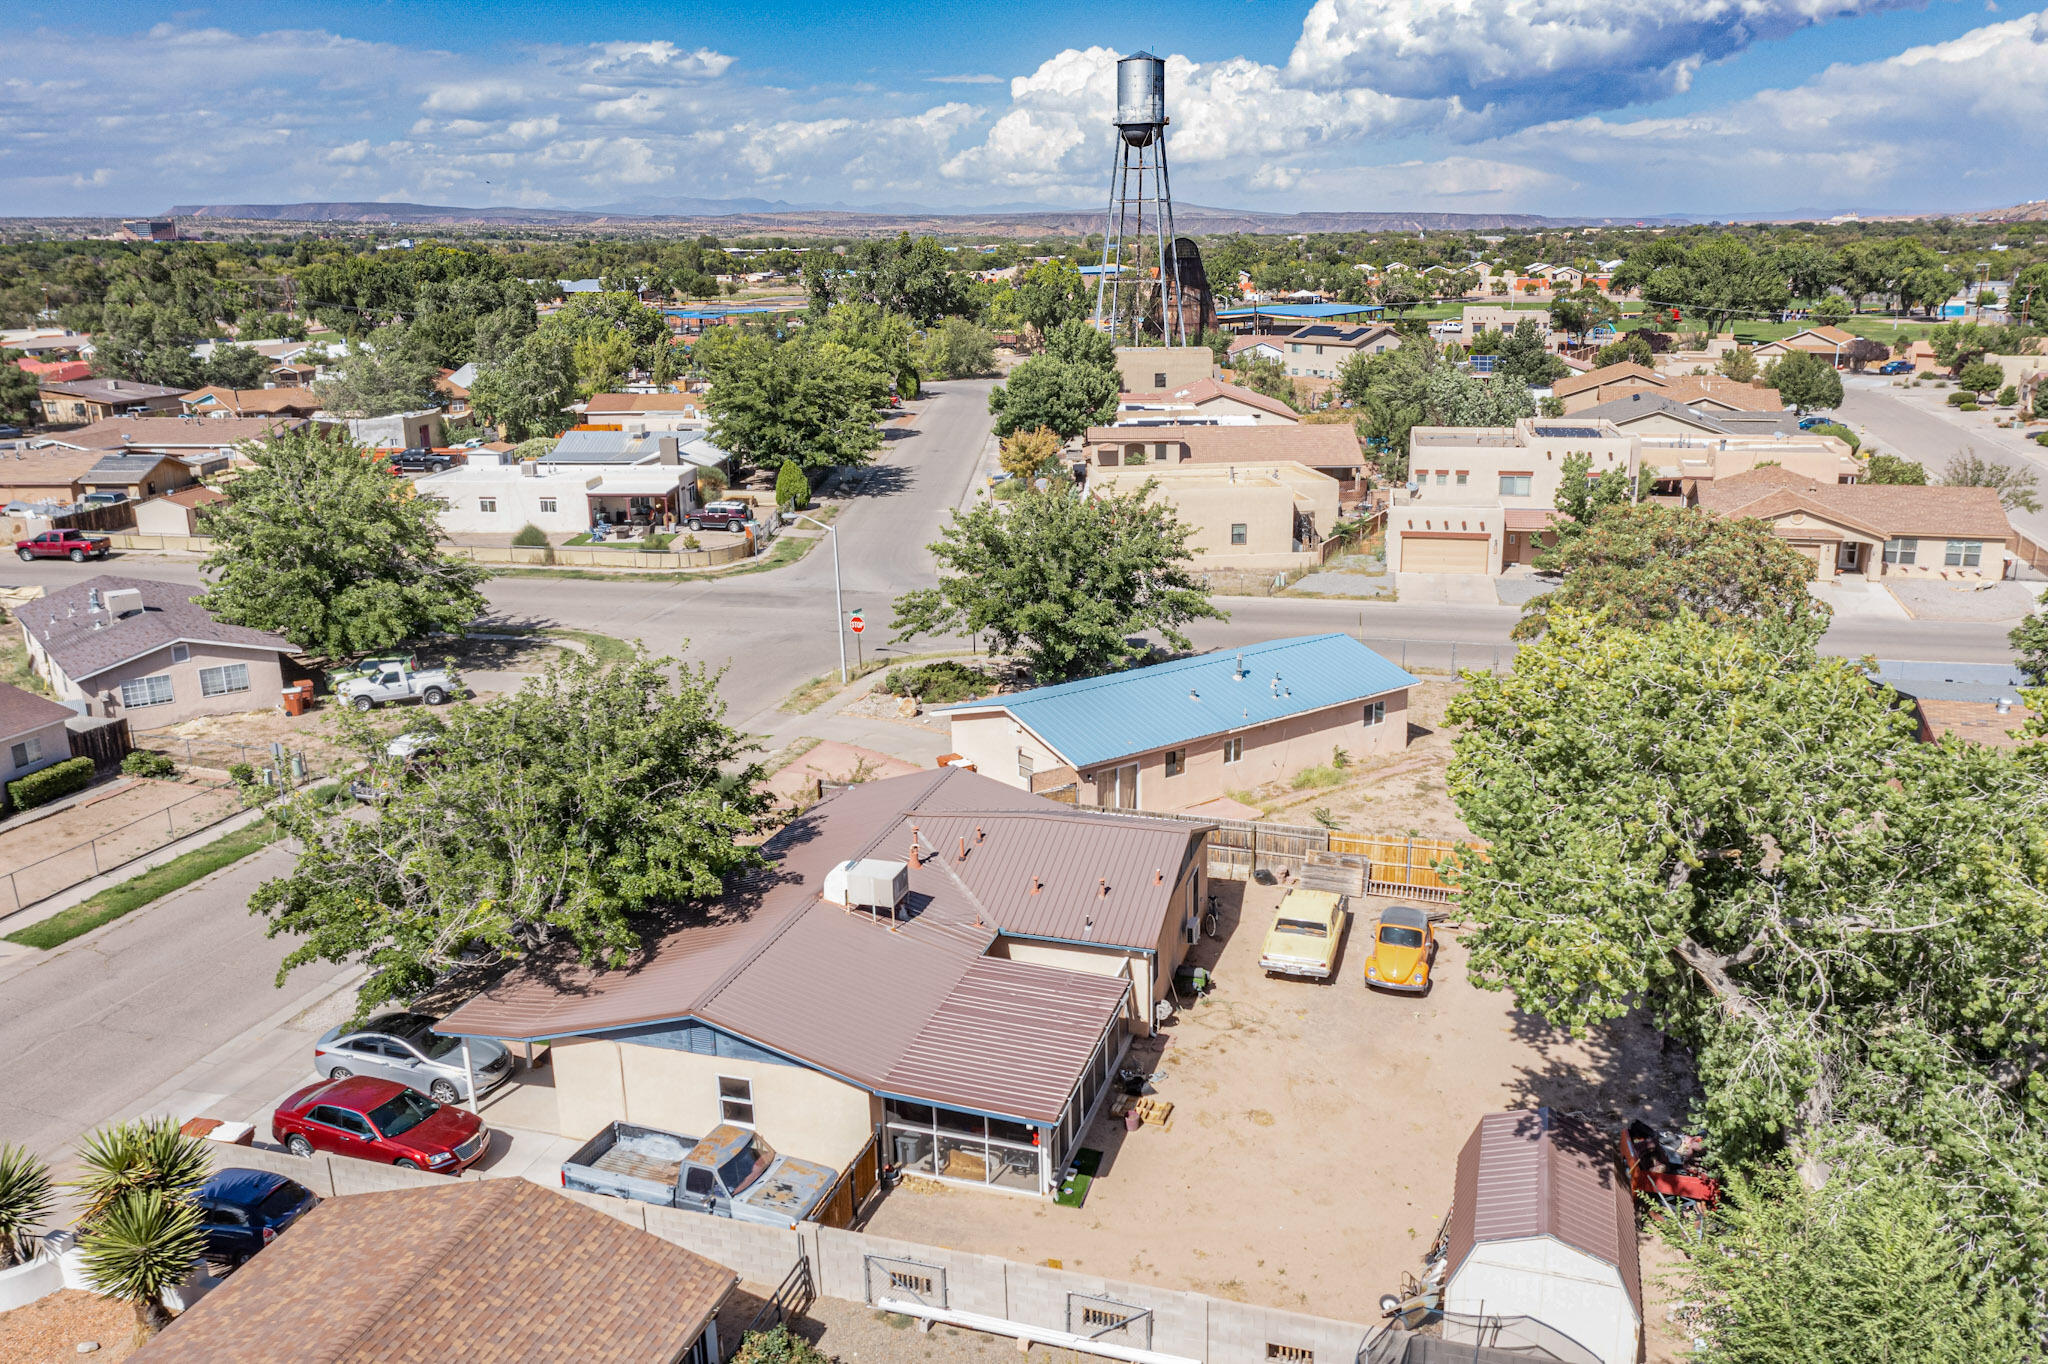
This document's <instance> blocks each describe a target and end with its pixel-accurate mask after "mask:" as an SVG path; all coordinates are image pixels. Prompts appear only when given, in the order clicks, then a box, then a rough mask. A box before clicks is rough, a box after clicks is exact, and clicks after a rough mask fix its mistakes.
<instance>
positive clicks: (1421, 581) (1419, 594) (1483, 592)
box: [1394, 573, 1500, 606]
mask: <svg viewBox="0 0 2048 1364" xmlns="http://www.w3.org/2000/svg"><path fill="white" fill-rule="evenodd" d="M1394 590H1395V591H1397V592H1399V593H1400V594H1401V600H1402V601H1404V602H1414V603H1424V602H1428V603H1440V604H1443V605H1458V606H1498V605H1500V594H1499V593H1498V592H1496V591H1494V590H1493V579H1491V578H1489V577H1487V576H1486V575H1485V574H1484V573H1396V574H1395V575H1394Z"/></svg>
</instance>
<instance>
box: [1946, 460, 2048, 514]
mask: <svg viewBox="0 0 2048 1364" xmlns="http://www.w3.org/2000/svg"><path fill="white" fill-rule="evenodd" d="M1941 482H1942V485H1943V486H1944V487H1949V488H1992V489H1995V490H1996V491H1997V493H1998V501H1999V505H2001V506H2003V507H2004V508H2005V509H2006V510H2007V511H2009V512H2010V511H2025V512H2037V511H2039V510H2041V498H2040V495H2039V494H2038V493H2037V492H2036V491H2035V488H2036V486H2037V484H2038V478H2037V476H2036V474H2035V473H2034V471H2033V470H2032V469H2030V468H2027V467H2025V466H2024V465H2020V464H2005V463H2002V462H2000V461H1998V460H1995V459H1986V458H1985V457H1984V456H1983V455H1980V454H1978V453H1977V449H1976V447H1975V446H1970V445H1966V446H1964V447H1963V448H1962V449H1960V450H1958V451H1956V453H1955V455H1954V456H1953V457H1951V458H1950V460H1949V462H1948V463H1947V465H1945V466H1944V467H1943V468H1942V471H1941Z"/></svg>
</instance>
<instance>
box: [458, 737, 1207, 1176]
mask: <svg viewBox="0 0 2048 1364" xmlns="http://www.w3.org/2000/svg"><path fill="white" fill-rule="evenodd" d="M1207 832H1208V826H1206V825H1203V824H1200V823H1197V822H1192V821H1185V820H1161V819H1146V818H1143V817H1133V816H1127V815H1122V814H1112V813H1108V812H1104V811H1095V810H1084V809H1076V808H1075V807H1074V806H1072V805H1063V804H1059V803H1056V802H1054V801H1050V800H1046V799H1043V798H1041V797H1038V796H1034V795H1031V794H1029V793H1028V792H1025V791H1020V790H1017V789H1015V788H1014V787H1011V786H1008V785H1005V784H1004V783H1002V782H998V781H995V780H993V779H991V778H989V777H985V776H982V775H979V774H977V773H974V772H969V771H966V770H964V769H961V768H957V767H949V768H942V769H940V770H938V771H935V772H917V773H911V774H908V775H905V776H900V777H891V778H886V779H884V780H881V781H872V782H866V783H863V784H861V785H857V786H850V787H847V788H845V789H843V790H840V791H837V792H835V793H833V794H831V795H829V796H827V797H826V798H825V799H824V800H823V801H821V802H820V803H819V804H817V805H815V806H813V807H812V808H811V809H810V810H808V811H807V812H805V813H804V814H803V815H802V816H800V817H799V818H798V819H796V820H795V821H794V822H793V823H791V824H790V825H789V826H788V827H787V828H785V829H784V830H782V831H781V832H780V833H778V834H777V835H776V836H775V837H774V838H772V839H770V840H769V842H768V843H767V845H766V847H765V851H766V853H767V855H768V857H769V858H770V859H771V865H770V866H769V867H768V868H766V869H765V870H764V871H762V872H760V873H757V874H755V875H752V876H750V877H748V878H745V879H744V880H742V881H741V882H739V883H737V884H733V885H731V886H728V887H727V892H726V894H725V895H724V897H723V898H721V899H720V900H718V901H716V902H714V903H710V904H706V905H703V906H701V907H700V908H699V909H697V910H696V911H694V912H693V913H692V915H691V918H690V921H689V922H687V923H685V924H684V925H683V926H681V927H678V928H675V929H673V930H672V931H670V932H669V933H667V934H666V935H665V936H663V937H661V938H660V939H658V940H657V941H654V942H652V943H650V944H648V945H647V947H646V949H645V950H644V952H643V953H642V954H641V956H640V957H639V959H637V960H636V961H634V962H633V963H632V964H631V965H630V966H628V967H627V968H625V969H622V970H616V971H606V970H600V969H594V968H589V967H583V966H579V965H577V964H575V963H574V962H573V961H567V962H564V961H554V960H549V961H544V962H536V963H533V964H531V965H526V966H521V967H519V968H517V969H515V970H513V971H512V972H511V973H509V974H508V975H506V976H505V977H504V978H503V979H502V980H500V981H499V982H498V983H497V984H495V985H493V986H491V987H490V988H488V989H486V990H484V991H483V992H482V993H480V994H478V995H477V996H476V997H474V998H473V999H471V1000H470V1001H469V1002H468V1003H466V1004H464V1005H462V1006H461V1007H460V1008H458V1009H456V1010H455V1011H454V1012H453V1013H451V1014H449V1015H448V1016H447V1017H446V1018H444V1019H442V1021H441V1022H440V1023H439V1024H438V1025H436V1030H437V1031H439V1032H441V1033H443V1034H445V1035H448V1036H452V1037H489V1038H497V1039H501V1040H505V1041H520V1042H529V1041H543V1040H544V1041H547V1042H548V1043H549V1044H550V1046H549V1057H550V1064H551V1068H552V1070H553V1072H554V1085H555V1101H556V1105H557V1118H556V1122H557V1130H558V1131H559V1132H560V1133H561V1134H562V1135H563V1136H565V1137H569V1138H572V1139H574V1140H576V1141H582V1140H585V1139H587V1138H588V1137H589V1136H590V1135H591V1134H593V1133H595V1132H597V1131H599V1130H600V1129H602V1128H603V1127H605V1126H606V1125H607V1124H609V1123H611V1122H614V1121H620V1120H623V1121H626V1122H631V1123H636V1124H639V1125H642V1126H648V1127H657V1128H661V1129H664V1130H667V1131H671V1132H676V1133H680V1134H684V1135H690V1136H701V1135H702V1134H704V1133H705V1132H707V1131H709V1130H710V1129H711V1128H712V1127H714V1126H716V1125H717V1124H718V1123H720V1122H738V1123H742V1124H745V1125H748V1126H751V1127H753V1128H754V1129H755V1130H756V1131H758V1132H759V1133H760V1134H761V1135H762V1136H763V1137H764V1138H766V1139H767V1140H768V1142H769V1143H770V1144H772V1145H773V1146H774V1147H775V1148H776V1149H777V1150H778V1151H782V1152H784V1153H786V1154H789V1155H794V1156H800V1157H802V1158H804V1159H807V1160H814V1161H817V1162H819V1163H821V1164H826V1165H830V1166H832V1167H833V1168H834V1169H841V1168H844V1167H845V1166H846V1165H848V1164H849V1163H850V1162H851V1161H852V1160H853V1159H854V1157H855V1156H857V1155H858V1154H859V1153H860V1152H861V1151H862V1150H863V1149H864V1148H865V1147H866V1146H867V1144H868V1142H869V1141H870V1140H871V1139H873V1138H874V1136H875V1135H876V1128H877V1126H878V1125H879V1126H880V1128H881V1133H880V1136H881V1143H882V1153H883V1157H884V1159H886V1160H888V1161H890V1162H892V1163H894V1164H897V1165H899V1166H901V1167H902V1168H903V1169H904V1170H906V1171H909V1172H911V1173H915V1174H919V1175H923V1176H926V1177H928V1178H933V1179H939V1180H947V1181H952V1182H955V1183H960V1184H964V1185H970V1186H975V1187H983V1188H998V1189H1007V1190H1010V1191H1012V1192H1017V1193H1024V1194H1031V1195H1038V1196H1050V1195H1051V1194H1053V1193H1054V1192H1056V1190H1057V1189H1058V1179H1059V1177H1060V1172H1061V1171H1062V1170H1063V1169H1064V1167H1065V1165H1066V1164H1067V1162H1068V1160H1069V1158H1070V1157H1071V1156H1072V1155H1073V1154H1074V1152H1075V1150H1076V1149H1077V1144H1078V1142H1079V1141H1080V1138H1081V1135H1082V1133H1083V1132H1085V1131H1086V1130H1087V1127H1088V1124H1089V1122H1090V1121H1091V1120H1092V1117H1093V1115H1094V1114H1095V1112H1096V1111H1097V1110H1098V1109H1099V1108H1100V1107H1101V1105H1102V1104H1103V1102H1104V1101H1105V1099H1106V1097H1107V1096H1108V1094H1109V1093H1110V1091H1111V1089H1112V1088H1113V1087H1114V1084H1115V1081H1116V1066H1117V1061H1118V1059H1119V1058H1120V1057H1121V1056H1122V1055H1123V1052H1124V1048H1125V1047H1126V1045H1127V1044H1128V1041H1129V1039H1130V1037H1131V1036H1132V1035H1133V1034H1146V1033H1149V1032H1151V1031H1152V1029H1153V1027H1154V1006H1155V1004H1156V1003H1157V1002H1158V1001H1160V1000H1163V999H1164V998H1165V997H1166V996H1167V994H1168V993H1169V992H1170V990H1171V987H1172V979H1173V972H1174V969H1175V968H1176V967H1177V966H1178V965H1179V964H1180V963H1181V961H1182V960H1184V959H1185V956H1186V954H1187V950H1188V947H1189V945H1190V944H1191V943H1192V942H1193V941H1195V939H1196V937H1197V935H1198V934H1199V932H1200V919H1201V910H1202V906H1203V904H1204V899H1203V896H1204V890H1205V886H1204V880H1205V876H1206V872H1205V870H1204V866H1203V863H1204V860H1205V858H1204V852H1205V849H1206V839H1207Z"/></svg>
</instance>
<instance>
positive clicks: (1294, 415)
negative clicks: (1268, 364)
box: [1120, 377, 1301, 421]
mask: <svg viewBox="0 0 2048 1364" xmlns="http://www.w3.org/2000/svg"><path fill="white" fill-rule="evenodd" d="M1219 398H1228V399H1231V400H1232V401H1234V402H1240V403H1243V404H1244V405H1245V406H1246V407H1255V408H1257V409H1259V410H1260V411H1261V412H1270V413H1272V414H1273V415H1274V416H1276V417H1285V418H1287V419H1288V420H1289V421H1300V420H1301V414H1300V413H1299V412H1296V411H1295V410H1294V409H1293V408H1291V407H1289V406H1288V405H1287V404H1286V403H1283V402H1281V401H1280V400H1279V399H1278V398H1269V397H1267V396H1266V395H1265V394H1263V393H1260V392H1258V391H1256V390H1254V389H1249V388H1246V387H1244V386H1243V385H1242V384H1232V383H1226V382H1225V381H1224V380H1222V379H1217V378H1213V377H1212V378H1208V379H1197V380H1196V381H1195V382H1194V383H1191V384H1184V385H1182V386H1181V387H1179V388H1170V389H1161V390H1159V391H1158V392H1156V393H1126V394H1124V395H1123V397H1122V399H1121V400H1120V401H1122V402H1125V403H1168V402H1183V403H1192V404H1194V405H1195V406H1196V407H1200V406H1201V405H1202V404H1203V403H1213V402H1215V401H1217V400H1218V399H1219Z"/></svg>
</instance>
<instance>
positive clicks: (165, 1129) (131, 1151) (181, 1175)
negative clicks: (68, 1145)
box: [71, 1118, 212, 1226]
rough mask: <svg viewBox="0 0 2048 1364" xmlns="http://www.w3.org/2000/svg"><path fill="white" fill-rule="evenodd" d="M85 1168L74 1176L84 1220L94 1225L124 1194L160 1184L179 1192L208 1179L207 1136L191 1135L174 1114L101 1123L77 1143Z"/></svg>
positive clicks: (158, 1188)
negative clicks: (106, 1124) (167, 1116)
mask: <svg viewBox="0 0 2048 1364" xmlns="http://www.w3.org/2000/svg"><path fill="white" fill-rule="evenodd" d="M78 1163H79V1164H80V1165H82V1166H84V1167H85V1173H84V1174H82V1175H80V1176H79V1177H78V1178H77V1179H75V1180H73V1181H72V1183H71V1187H72V1188H74V1189H76V1190H77V1191H78V1196H79V1198H80V1200H81V1201H82V1202H83V1203H84V1211H83V1212H82V1213H81V1214H80V1217H79V1222H80V1225H81V1226H91V1225H92V1224H93V1223H94V1222H96V1221H98V1220H99V1219H100V1218H101V1217H102V1216H104V1215H105V1214H106V1212H107V1210H108V1209H109V1208H111V1207H112V1206H113V1205H114V1204H115V1203H116V1202H117V1201H119V1199H120V1198H121V1196H122V1195H123V1194H126V1193H130V1192H137V1191H145V1190H156V1191H159V1192H161V1193H163V1194H164V1195H166V1196H167V1197H170V1198H174V1199H175V1198H179V1197H182V1196H183V1195H185V1194H189V1193H191V1192H192V1191H193V1190H194V1189H196V1188H198V1187H199V1186H200V1185H201V1184H203V1183H205V1182H206V1177H207V1175H208V1174H209V1173H210V1172H211V1170H210V1166H211V1163H212V1162H211V1159H210V1157H209V1156H208V1154H207V1146H206V1142H205V1141H203V1140H201V1139H200V1138H198V1137H188V1136H186V1135H185V1134H184V1133H183V1132H180V1131H179V1130H178V1124H177V1123H176V1122H175V1121H173V1120H172V1119H170V1118H144V1119H142V1120H140V1121H138V1122H121V1123H115V1124H114V1125H113V1126H111V1127H102V1128H101V1129H99V1131H97V1132H94V1133H93V1134H92V1135H90V1136H88V1137H87V1138H86V1139H85V1144H84V1145H82V1146H81V1147H79V1149H78Z"/></svg>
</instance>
